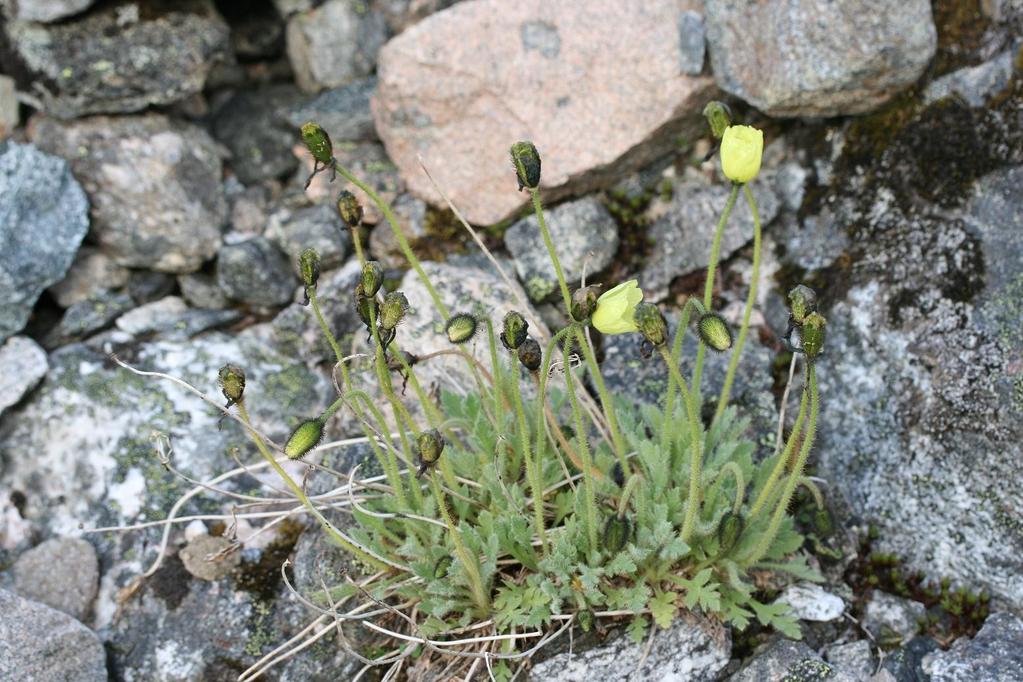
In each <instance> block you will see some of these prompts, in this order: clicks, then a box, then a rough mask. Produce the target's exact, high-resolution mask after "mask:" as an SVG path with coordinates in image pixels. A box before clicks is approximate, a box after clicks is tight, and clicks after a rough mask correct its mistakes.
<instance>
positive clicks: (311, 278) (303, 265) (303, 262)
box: [298, 249, 320, 289]
mask: <svg viewBox="0 0 1023 682" xmlns="http://www.w3.org/2000/svg"><path fill="white" fill-rule="evenodd" d="M298 267H299V270H301V272H302V281H303V282H305V286H306V288H307V289H311V288H313V287H315V286H316V282H317V281H318V280H319V279H320V254H319V253H317V252H316V249H306V250H305V251H303V252H302V255H301V256H299V257H298Z"/></svg>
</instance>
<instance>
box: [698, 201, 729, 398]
mask: <svg viewBox="0 0 1023 682" xmlns="http://www.w3.org/2000/svg"><path fill="white" fill-rule="evenodd" d="M739 187H740V185H736V184H733V185H732V191H731V192H729V194H728V202H727V203H725V210H724V212H723V213H722V214H721V219H720V220H718V226H717V229H716V230H715V231H714V241H713V242H712V243H711V247H710V262H709V263H708V264H707V281H706V282H705V283H704V285H703V307H704V308H706V309H707V310H710V306H711V304H712V303H713V302H714V272H715V270H717V267H718V259H719V258H720V257H721V237H722V235H723V234H724V233H725V224H726V223H727V222H728V216H729V215H731V213H732V208H733V207H734V206H735V200H736V199H738V198H739ZM706 354H707V344H705V343H704V342H703V340H702V339H701V340H700V345H699V346H698V347H697V349H696V367H695V369H693V384H692V386H690V390H691V391H692V392H693V393H696V394H699V393H700V378H701V377H702V376H703V358H704V356H705V355H706Z"/></svg>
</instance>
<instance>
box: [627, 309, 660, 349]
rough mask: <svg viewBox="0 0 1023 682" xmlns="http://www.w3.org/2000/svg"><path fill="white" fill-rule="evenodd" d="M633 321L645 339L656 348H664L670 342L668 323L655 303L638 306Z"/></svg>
mask: <svg viewBox="0 0 1023 682" xmlns="http://www.w3.org/2000/svg"><path fill="white" fill-rule="evenodd" d="M633 320H634V321H635V323H636V327H637V328H638V329H639V333H640V334H642V335H643V338H644V339H646V340H647V341H649V342H650V343H652V344H653V345H654V346H663V345H664V344H665V343H667V342H668V323H667V322H666V321H665V320H664V315H662V314H661V311H660V310H659V309H658V308H657V306H655V305H654V304H653V303H638V304H636V312H635V313H634V314H633Z"/></svg>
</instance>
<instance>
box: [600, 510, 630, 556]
mask: <svg viewBox="0 0 1023 682" xmlns="http://www.w3.org/2000/svg"><path fill="white" fill-rule="evenodd" d="M631 535H632V523H631V522H630V521H629V520H628V519H627V518H625V517H624V516H618V515H617V514H616V515H614V516H612V517H611V518H609V519H608V520H607V522H606V523H605V524H604V549H605V550H606V551H607V552H608V554H611V555H615V554H618V552H620V551H622V550H623V549H625V545H627V544H628V543H629V537H630V536H631Z"/></svg>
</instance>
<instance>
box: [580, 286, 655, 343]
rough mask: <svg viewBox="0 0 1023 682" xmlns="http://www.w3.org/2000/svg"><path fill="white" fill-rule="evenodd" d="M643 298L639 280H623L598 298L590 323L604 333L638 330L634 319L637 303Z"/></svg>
mask: <svg viewBox="0 0 1023 682" xmlns="http://www.w3.org/2000/svg"><path fill="white" fill-rule="evenodd" d="M642 300H643V290H642V289H640V288H639V282H637V281H636V280H634V279H630V280H629V281H628V282H622V283H621V284H619V285H618V286H616V287H614V288H613V289H611V290H610V291H606V292H604V293H603V294H601V296H600V298H598V299H597V309H596V310H594V311H593V316H592V317H591V318H590V323H591V324H592V325H593V326H594V327H595V328H596V329H597V331H599V332H600V333H602V334H625V333H627V332H634V331H636V322H635V320H634V319H633V316H634V313H635V312H636V305H637V304H639V302H640V301H642Z"/></svg>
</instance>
